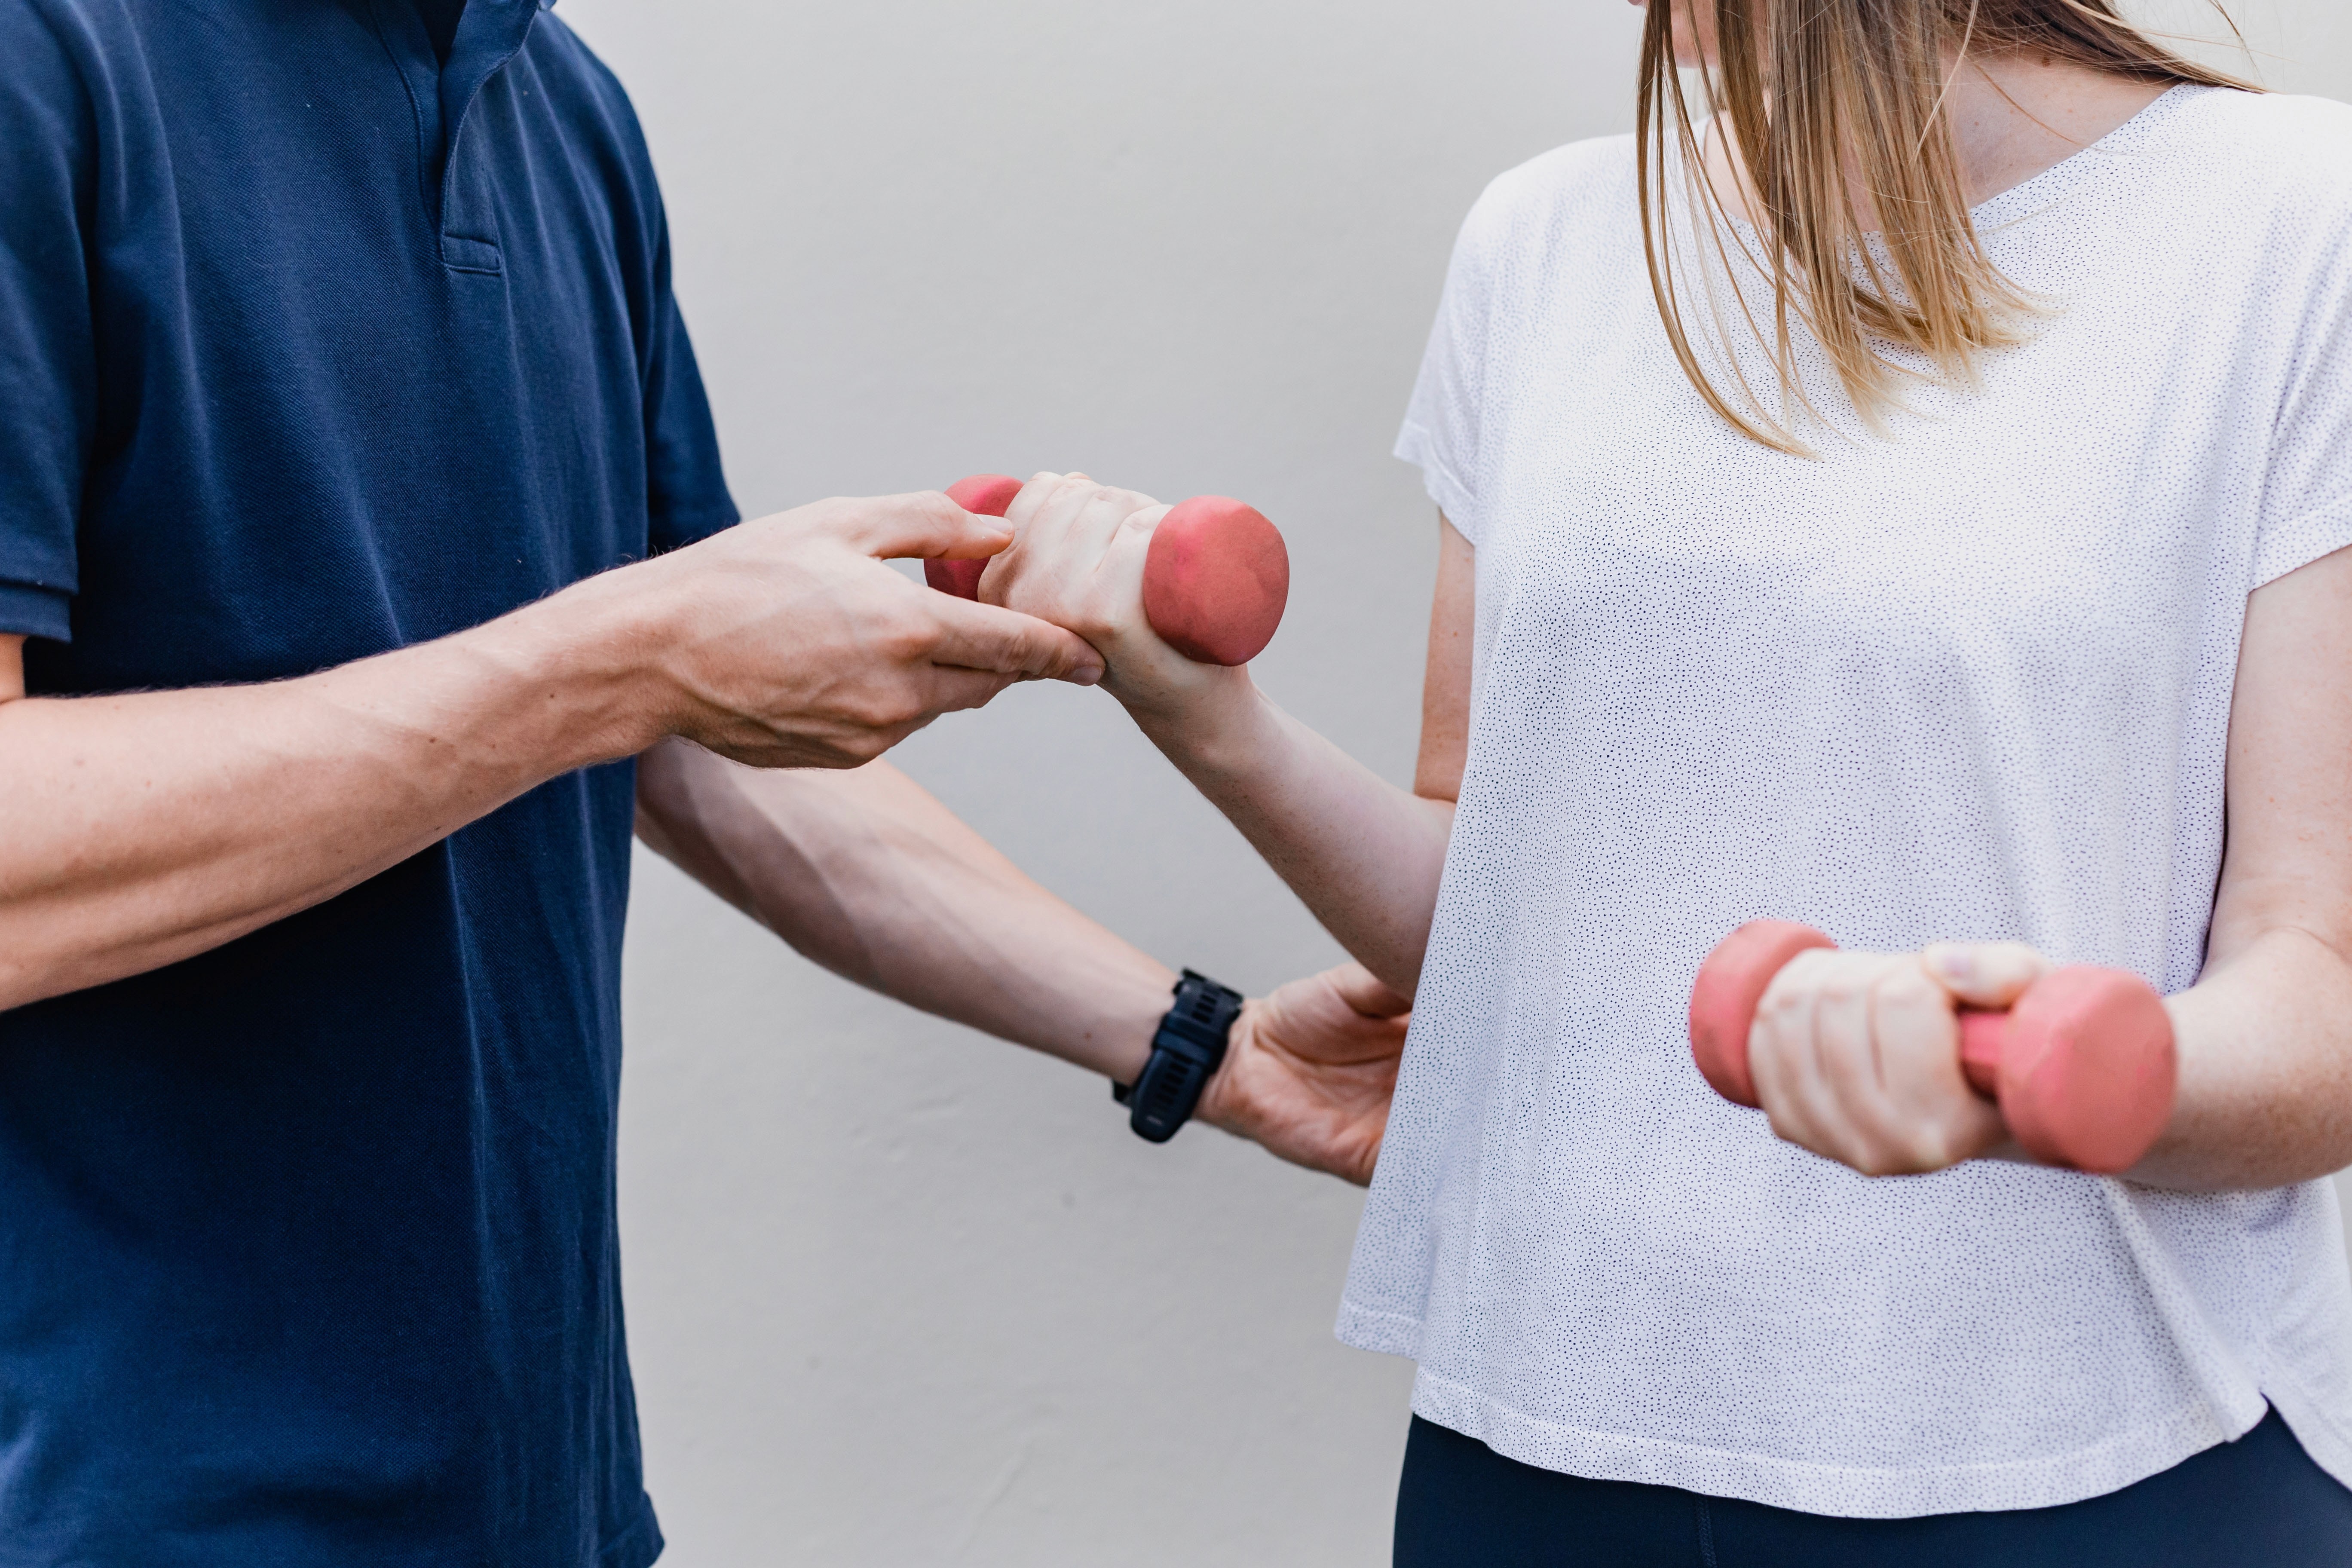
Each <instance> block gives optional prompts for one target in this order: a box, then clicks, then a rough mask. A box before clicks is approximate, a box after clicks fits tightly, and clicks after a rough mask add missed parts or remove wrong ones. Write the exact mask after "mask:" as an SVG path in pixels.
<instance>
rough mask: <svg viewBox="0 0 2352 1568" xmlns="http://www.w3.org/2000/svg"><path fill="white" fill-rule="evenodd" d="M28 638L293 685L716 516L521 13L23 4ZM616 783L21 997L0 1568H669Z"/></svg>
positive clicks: (550, 42) (647, 548) (9, 621)
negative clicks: (630, 1135)
mask: <svg viewBox="0 0 2352 1568" xmlns="http://www.w3.org/2000/svg"><path fill="white" fill-rule="evenodd" d="M0 60H4V61H5V68H0V633H21V634H27V635H29V636H30V637H32V638H33V639H34V640H32V641H31V642H29V643H28V644H27V645H26V676H27V680H28V683H29V686H30V689H31V690H32V691H33V692H34V693H36V694H51V695H60V694H79V693H88V692H100V691H120V690H126V689H169V688H181V687H188V686H194V685H198V684H204V683H214V682H228V681H260V680H270V679H279V678H284V677H290V676H298V675H301V674H304V673H307V672H310V671H313V670H318V669H321V668H328V667H331V666H334V665H338V664H342V663H345V662H348V661H350V660H352V659H356V658H365V657H367V656H369V655H372V654H377V653H381V652H383V651H385V650H388V649H394V648H399V647H405V646H408V645H411V644H414V643H417V642H420V641H423V640H425V639H428V638H432V637H440V636H443V635H446V634H447V633H451V632H455V631H458V630H460V629H462V628H464V627H467V626H475V625H478V624H479V623H481V622H483V621H486V620H488V619H490V618H491V617H493V616H499V615H500V614H503V613H505V612H507V611H509V610H511V609H513V608H515V607H517V606H518V605H523V604H526V603H529V602H530V601H532V600H534V599H537V598H540V597H541V596H542V595H547V594H549V593H551V592H554V591H555V590H558V589H561V588H562V587H563V586H564V585H565V584H570V583H572V582H576V581H578V580H579V579H581V578H583V577H585V576H587V575H589V574H593V573H596V572H600V571H603V570H604V569H606V568H608V567H612V566H614V565H618V564H620V563H624V562H626V561H629V560H632V559H635V558H641V557H644V556H646V555H647V554H649V553H652V552H659V551H662V550H666V549H670V548H675V547H677V546H679V545H683V544H686V543H689V542H693V541H694V540H696V539H698V538H700V537H702V536H704V535H707V534H709V533H711V532H714V531H717V530H719V529H721V528H723V527H725V526H727V525H728V524H729V523H730V522H732V521H734V519H735V511H734V509H733V506H732V504H731V503H730V500H729V499H728V495H727V490H726V487H725V484H724V482H723V480H722V479H721V476H720V471H719V457H718V449H717V441H716V438H715V437H714V435H713V433H712V428H711V421H710V416H709V408H708V406H707V405H706V403H705V400H704V397H703V393H702V387H701V383H700V380H699V377H698V374H697V372H696V369H695V364H694V357H693V353H692V351H691V349H690V348H689V347H688V342H687V337H686V331H685V328H684V327H683V325H682V324H681V322H680V321H679V318H678V314H677V307H676V305H675V304H674V303H673V301H672V299H671V295H670V283H669V260H668V246H667V236H666V230H665V227H664V219H663V215H662V208H661V203H660V198H659V195H658V193H657V191H656V185H655V182H654V174H653V169H652V165H651V163H650V161H649V159H648V157H647V155H646V147H645V144H644V141H643V139H642V136H641V134H640V132H639V131H638V128H637V125H636V121H635V118H634V116H633V115H632V113H631V110H630V108H629V104H628V101H627V100H626V98H625V96H624V95H623V93H622V90H621V89H620V86H619V84H618V83H617V82H615V81H614V79H613V78H612V77H611V76H610V75H609V74H608V73H607V72H606V71H605V70H604V68H603V67H602V66H601V65H600V64H599V63H598V62H597V61H596V60H595V59H594V58H593V57H592V56H591V55H590V53H589V52H588V50H587V49H586V48H585V47H583V45H582V44H581V43H580V42H579V40H578V39H577V38H575V37H573V36H572V34H571V33H570V32H568V31H567V30H566V29H565V28H564V27H563V26H562V25H561V24H560V23H559V22H557V21H556V20H555V19H554V17H553V16H550V15H546V14H543V13H542V12H541V10H540V8H539V6H538V5H536V4H534V3H532V0H472V4H470V5H467V6H466V8H465V10H464V13H463V16H462V20H461V21H460V22H459V24H458V27H457V35H456V37H455V40H454V44H453V46H452V47H451V48H450V51H449V54H448V58H447V60H446V65H445V64H444V63H443V61H442V60H441V59H440V58H439V57H438V55H437V54H436V49H435V47H434V44H433V41H432V39H431V38H430V37H429V36H428V34H427V32H426V30H425V23H424V21H423V19H422V16H421V14H420V12H419V9H418V7H417V5H416V4H415V0H0ZM633 788H634V777H633V772H632V769H631V768H630V767H629V766H628V765H627V764H620V765H615V766H610V767H604V768H598V769H593V770H590V771H588V772H585V773H576V774H572V775H571V776H568V777H564V778H561V779H558V780H556V781H555V782H553V783H551V784H548V785H546V786H545V787H543V788H541V789H539V790H536V791H534V792H532V793H531V794H530V795H526V796H525V797H523V798H522V799H520V800H519V801H517V802H515V803H514V804H513V805H509V806H508V807H506V808H505V809H503V810H501V811H499V812H498V813H497V814H495V815H494V816H490V817H488V818H487V819H485V820H483V821H481V822H478V823H477V824H475V825H473V826H469V827H467V828H466V829H464V830H463V831H461V832H459V833H457V835H455V836H454V837H451V838H449V839H448V840H447V841H446V842H445V843H443V844H441V845H439V846H437V847H435V848H433V849H431V850H429V851H427V852H425V853H424V854H422V855H419V856H417V857H416V858H414V859H412V860H410V861H408V862H406V863H405V864H403V865H401V866H399V867H397V868H394V869H393V870H391V871H388V872H386V873H384V874H383V875H382V876H380V877H377V878H375V879H373V880H372V881H370V882H368V883H366V884H364V885H362V886H361V887H360V888H358V889H354V890H352V892H350V893H347V894H345V895H344V896H342V897H341V898H338V899H335V900H332V901H331V902H329V903H327V904H324V905H322V906H320V907H319V908H317V909H314V910H310V911H309V912H307V913H305V914H302V915H299V916H297V917H295V918H293V919H290V920H288V921H283V922H281V923H279V924H278V925H275V926H272V927H270V928H268V929H267V930H265V931H260V932H258V933H257V934H255V935H253V936H251V937H248V938H247V939H245V940H243V941H240V942H235V943H232V944H230V945H229V946H227V947H225V948H222V949H220V950H218V951H216V952H212V953H209V954H206V955H205V956H203V957H201V958H197V959H194V960H192V961H190V962H188V963H180V964H176V965H173V966H172V967H170V968H167V969H164V970H161V971H159V972H156V973H151V974H147V975H143V976H141V977H139V978H137V979H133V980H130V981H125V982H122V983H121V984H112V985H107V986H102V987H100V988H97V989H94V990H89V991H85V992H82V993H79V994H74V995H69V996H64V997H59V998H57V999H55V1000H52V1001H48V1002H44V1003H39V1004H37V1005H31V1006H27V1007H22V1008H18V1009H16V1010H15V1011H13V1012H7V1013H0V1568H20V1565H31V1564H44V1565H47V1564H66V1563H73V1564H98V1563H107V1564H114V1563H122V1564H131V1563H137V1564H141V1565H142V1568H146V1565H153V1568H181V1565H194V1564H203V1565H205V1568H214V1565H219V1568H226V1565H229V1564H237V1565H239V1568H281V1565H282V1568H326V1565H328V1564H334V1565H336V1568H359V1565H373V1564H394V1563H397V1564H404V1565H409V1564H413V1565H415V1568H424V1565H425V1564H433V1565H436V1568H451V1565H460V1564H462V1565H467V1568H557V1565H565V1568H569V1565H572V1564H581V1565H587V1564H595V1565H597V1568H642V1565H643V1564H645V1563H650V1562H651V1561H652V1560H653V1559H654V1557H655V1556H656V1554H657V1552H659V1550H660V1536H659V1534H658V1531H656V1526H655V1523H654V1519H653V1513H652V1510H651V1507H650V1505H649V1504H648V1503H647V1501H646V1496H645V1490H644V1488H643V1486H642V1484H641V1481H640V1476H639V1466H638V1457H637V1440H636V1421H635V1406H634V1403H633V1399H632V1395H631V1392H630V1384H629V1374H628V1364H627V1359H626V1355H625V1350H624V1346H623V1341H622V1328H621V1306H620V1274H619V1267H618V1250H617V1248H618V1243H617V1239H616V1232H615V1226H614V1105H615V1097H616V1093H617V1089H618V1086H619V1077H620V1016H619V988H620V987H619V961H620V945H621V925H622V916H623V910H624V905H625V900H626V896H627V879H628V864H629V862H628V855H629V834H630V822H631V812H632V795H633Z"/></svg>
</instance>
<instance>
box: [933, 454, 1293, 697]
mask: <svg viewBox="0 0 2352 1568" xmlns="http://www.w3.org/2000/svg"><path fill="white" fill-rule="evenodd" d="M1009 483H1010V481H1004V480H995V481H991V480H985V479H972V480H967V481H965V482H964V483H963V484H960V485H958V486H956V487H955V488H954V489H951V490H950V492H949V494H950V495H951V496H952V497H954V498H955V499H956V500H957V501H958V502H959V503H961V505H963V506H965V507H966V508H967V509H970V510H982V509H986V510H991V511H992V512H993V511H995V509H996V508H998V507H1002V508H1003V510H1002V511H1001V512H997V513H996V514H997V515H1002V516H1003V518H1004V520H1005V521H1007V522H1009V523H1010V524H1012V526H1013V543H1012V545H1011V547H1009V548H1008V549H1006V550H1005V551H1004V552H1003V553H1002V554H999V555H996V556H993V557H992V558H990V559H989V560H988V561H987V562H986V563H984V568H983V570H982V572H981V573H980V574H978V578H977V582H976V583H973V582H971V581H969V577H970V576H971V567H973V566H982V564H983V563H978V562H973V563H933V566H932V568H931V569H930V572H929V575H930V577H931V581H932V584H933V585H934V586H936V587H940V588H942V589H944V590H946V591H948V592H950V593H959V592H961V593H965V594H975V592H976V596H977V597H978V598H980V599H981V600H982V601H983V602H985V603H988V604H992V605H1004V606H1006V607H1008V608H1015V609H1019V610H1021V611H1023V612H1024V613H1025V614H1028V615H1032V616H1037V617H1038V618H1039V619H1041V620H1045V621H1050V622H1052V623H1054V624H1055V625H1056V626H1064V627H1066V628H1068V629H1069V630H1071V631H1074V632H1076V633H1077V635H1078V636H1080V637H1084V638H1085V639H1086V640H1087V642H1089V643H1091V644H1093V645H1094V647H1095V649H1096V650H1097V652H1099V653H1100V654H1101V655H1102V656H1103V659H1104V663H1105V665H1106V666H1107V668H1108V673H1107V674H1106V676H1105V677H1104V679H1103V686H1104V688H1105V689H1107V690H1109V691H1110V692H1112V693H1113V694H1114V695H1116V696H1117V697H1118V699H1119V700H1121V701H1122V702H1124V703H1126V704H1127V705H1128V707H1129V709H1130V710H1135V711H1136V713H1137V716H1138V717H1139V719H1140V718H1143V717H1145V716H1146V715H1147V714H1150V713H1160V714H1163V715H1169V716H1172V715H1174V714H1175V713H1177V712H1180V711H1181V710H1184V709H1186V708H1188V707H1190V706H1192V704H1193V703H1195V702H1196V701H1198V700H1201V699H1202V698H1204V697H1207V696H1209V695H1211V694H1212V693H1214V692H1218V691H1225V690H1242V689H1247V678H1246V677H1244V676H1242V675H1240V674H1239V672H1238V669H1237V668H1233V667H1236V666H1239V665H1241V664H1243V663H1245V662H1246V661H1247V660H1248V659H1249V658H1251V657H1253V656H1255V654H1256V652H1257V651H1258V649H1259V648H1260V647H1264V645H1265V639H1266V638H1267V637H1271V636H1272V634H1273V627H1274V625H1275V624H1276V622H1278V621H1279V619H1280V617H1281V611H1282V605H1283V600H1284V597H1285V595H1286V592H1287V589H1288V584H1289V564H1288V559H1287V557H1286V555H1285V554H1284V553H1283V551H1282V542H1281V535H1280V534H1279V533H1276V531H1274V529H1273V526H1272V525H1271V524H1270V523H1267V522H1266V521H1265V519H1263V518H1261V517H1259V516H1258V515H1257V514H1256V513H1255V512H1253V511H1250V510H1248V509H1247V508H1244V507H1242V506H1240V504H1239V503H1237V502H1231V501H1223V500H1218V499H1217V498H1204V499H1203V500H1201V501H1194V502H1187V503H1185V505H1184V506H1183V507H1178V508H1171V507H1169V506H1165V505H1163V504H1161V503H1160V502H1159V501H1156V500H1153V499H1152V498H1150V496H1147V495H1142V494H1140V493H1139V492H1137V491H1134V490H1124V489H1117V488H1115V487H1112V486H1108V485H1101V484H1097V483H1096V482H1095V481H1094V480H1093V479H1088V478H1087V476H1086V475H1084V474H1051V473H1047V474H1039V475H1038V476H1037V477H1036V478H1034V479H1031V480H1030V481H1029V482H1028V483H1027V484H1026V485H1024V486H1022V487H1021V488H1020V489H1019V491H1018V493H1017V495H1014V496H1013V497H1012V498H1010V499H1009V500H1008V499H1007V498H1006V496H1005V495H1004V494H1003V489H1004V487H1005V486H1007V485H1009ZM959 567H961V571H959V570H958V569H959Z"/></svg>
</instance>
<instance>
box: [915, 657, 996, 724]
mask: <svg viewBox="0 0 2352 1568" xmlns="http://www.w3.org/2000/svg"><path fill="white" fill-rule="evenodd" d="M1015 679H1017V678H1016V677H1013V676H1010V675H994V674H992V673H990V672H989V671H987V670H984V669H957V668H950V667H949V666H945V665H939V666H934V667H933V668H932V669H931V673H930V678H929V689H928V690H927V691H926V693H925V697H926V700H927V703H928V705H929V709H930V710H931V711H932V712H933V713H962V712H966V711H969V710H971V709H974V708H985V707H987V706H988V705H989V704H990V703H991V702H993V701H995V700H996V699H997V697H998V696H999V695H1000V694H1001V693H1002V692H1003V690H1004V689H1005V688H1006V687H1008V686H1011V685H1013V683H1014V681H1015Z"/></svg>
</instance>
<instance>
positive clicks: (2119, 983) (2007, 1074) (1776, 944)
mask: <svg viewBox="0 0 2352 1568" xmlns="http://www.w3.org/2000/svg"><path fill="white" fill-rule="evenodd" d="M1836 945H1837V944H1836V943H1835V942H1832V941H1831V940H1830V939H1829V938H1828V937H1826V936H1823V935H1822V933H1821V932H1820V931H1815V930H1813V929H1812V928H1811V926H1803V925H1799V924H1797V923H1796V922H1794V921H1749V922H1748V924H1746V925H1744V926H1741V927H1740V928H1739V929H1738V931H1734V932H1732V933H1731V934H1730V935H1729V936H1728V937H1726V938H1725V939H1724V941H1723V942H1722V945H1720V946H1718V947H1717V949H1716V950H1715V952H1712V953H1711V954H1709V955H1708V957H1707V961H1706V963H1705V964H1703V965H1701V966H1700V968H1699V972H1698V984H1696V985H1695V986H1694V987H1692V990H1691V1006H1690V1038H1691V1055H1692V1056H1693V1057H1694V1058H1696V1060H1697V1063H1698V1070H1699V1071H1700V1072H1701V1073H1702V1074H1704V1075H1705V1076H1706V1081H1707V1082H1708V1083H1710V1084H1712V1085H1713V1086H1714V1087H1715V1090H1716V1092H1717V1093H1718V1094H1720V1095H1722V1096H1723V1097H1724V1098H1725V1099H1726V1100H1731V1101H1732V1102H1733V1103H1735V1104H1738V1105H1747V1106H1753V1105H1755V1104H1756V1102H1757V1100H1756V1082H1755V1079H1753V1078H1751V1077H1750V1076H1749V1074H1748V1033H1749V1031H1750V1030H1751V1029H1752V1028H1753V1027H1754V1026H1755V1022H1756V1009H1757V1008H1758V1007H1759V1005H1761V1004H1762V1003H1763V1000H1764V993H1765V991H1766V990H1767V989H1769V987H1770V985H1771V984H1772V977H1773V976H1774V975H1776V974H1778V973H1780V971H1781V970H1782V969H1784V968H1786V967H1787V966H1788V964H1789V963H1790V960H1792V959H1794V958H1795V957H1796V956H1797V955H1798V954H1799V953H1801V952H1808V951H1810V950H1811V949H1813V948H1834V947H1835V946H1836ZM1959 1023H1960V1070H1961V1071H1962V1072H1964V1073H1965V1074H1967V1076H1968V1080H1969V1086H1970V1087H1971V1088H1973V1089H1976V1091H1977V1092H1978V1093H1979V1094H1981V1095H1983V1096H1985V1097H1986V1098H1987V1099H1989V1100H1998V1101H1999V1102H2000V1112H2001V1116H2002V1117H2003V1119H2004V1120H2006V1121H2008V1122H2009V1129H2010V1131H2011V1132H2012V1133H2014V1134H2015V1135H2016V1138H2017V1141H2018V1142H2020V1143H2021V1144H2023V1145H2024V1146H2025V1149H2026V1152H2028V1153H2030V1154H2032V1156H2033V1157H2034V1158H2035V1159H2037V1160H2041V1161H2043V1162H2044V1163H2049V1164H2053V1165H2063V1166H2066V1167H2068V1168H2069V1169H2072V1170H2076V1171H2088V1172H2092V1173H2096V1174H2102V1175H2112V1174H2115V1173H2118V1172H2122V1171H2127V1170H2129V1169H2131V1168H2132V1167H2133V1166H2134V1165H2137V1164H2138V1163H2139V1162H2140V1160H2141V1158H2142V1157H2143V1156H2145V1155H2146V1154H2147V1152H2148V1150H2149V1149H2150V1148H2151V1147H2152V1146H2153V1145H2154V1144H2155V1142H2156V1140H2157V1138H2158V1135H2159V1134H2160V1133H2162V1132H2163V1131H2164V1127H2165V1123H2166V1122H2167V1121H2170V1120H2171V1117H2172V1097H2173V1089H2174V1086H2175V1083H2176V1081H2177V1079H2178V1077H2179V1052H2178V1049H2177V1047H2176V1045H2175V1042H2174V1040H2173V1037H2172V1016H2171V1015H2170V1014H2168V1013H2167V1012H2166V1011H2165V1008H2164V1000H2163V998H2161V997H2159V996H2158V994H2156V991H2155V989H2154V988H2153V987H2152V986H2150V985H2149V984H2147V981H2145V980H2142V979H2141V978H2140V977H2139V976H2138V975H2137V974H2130V973H2125V972H2124V971H2122V970H2119V969H2094V968H2091V967H2089V966H2088V965H2078V966H2075V967H2074V968H2069V969H2060V970H2055V971H2053V972H2052V973H2049V974H2047V975H2044V976H2043V977H2042V979H2040V980H2039V981H2036V982H2035V983H2034V984H2033V987H2032V989H2031V990H2029V991H2027V992H2026V994H2024V995H2022V996H2021V997H2019V998H2018V1000H2017V1005H2015V1006H2014V1007H2012V1008H2011V1009H2010V1010H2009V1011H2008V1012H2006V1013H1990V1012H1984V1011H1980V1010H1979V1009H1976V1008H1972V1007H1963V1008H1961V1009H1960V1014H1959Z"/></svg>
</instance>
